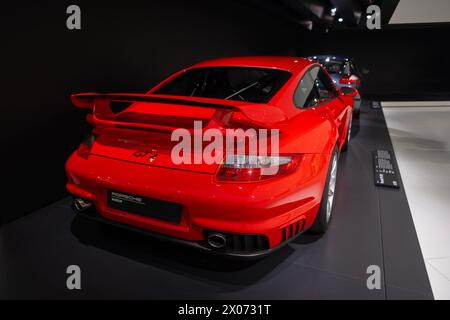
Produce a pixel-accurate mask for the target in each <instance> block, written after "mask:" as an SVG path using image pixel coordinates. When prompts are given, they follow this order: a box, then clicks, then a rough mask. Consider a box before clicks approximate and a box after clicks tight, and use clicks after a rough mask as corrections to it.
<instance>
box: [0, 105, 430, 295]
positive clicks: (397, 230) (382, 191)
mask: <svg viewBox="0 0 450 320" xmlns="http://www.w3.org/2000/svg"><path fill="white" fill-rule="evenodd" d="M377 149H392V145H391V142H390V139H389V133H388V131H387V128H386V123H385V120H384V117H383V113H382V111H381V110H379V109H378V110H376V109H372V108H370V105H369V104H368V103H367V102H365V103H364V104H363V105H362V109H361V117H360V119H354V121H353V128H352V140H351V144H350V146H349V149H348V150H347V152H345V153H343V154H342V155H341V156H340V158H339V168H338V179H337V185H336V199H335V203H334V208H333V217H332V221H331V225H330V228H329V230H328V231H327V233H326V234H325V235H323V236H316V235H312V234H309V233H306V234H304V235H302V236H300V237H298V238H297V239H295V241H293V242H291V243H289V245H287V246H285V247H283V248H282V249H280V250H279V251H277V252H275V253H274V254H273V255H270V256H269V257H267V258H265V259H262V260H258V261H252V262H239V261H233V260H227V259H219V258H217V257H214V256H211V255H207V254H203V253H200V252H195V251H193V250H191V249H186V248H184V247H178V246H176V245H173V244H169V243H165V242H161V241H156V240H154V239H151V238H146V237H144V236H142V235H139V234H136V233H132V232H130V231H127V230H123V229H119V228H113V227H109V226H105V225H102V224H99V223H97V222H93V221H87V220H84V219H83V218H81V217H76V216H75V214H74V213H73V212H72V210H71V209H70V198H68V197H67V198H64V199H61V200H60V201H58V202H55V203H54V204H52V205H50V206H48V207H46V208H43V209H41V210H38V211H35V212H33V213H31V214H29V215H27V216H25V217H23V218H21V219H19V220H16V221H14V222H12V223H9V224H7V225H4V226H3V227H2V228H1V229H0V299H2V298H3V299H52V298H53V299H79V298H84V299H107V298H111V299H133V298H134V299H163V298H166V299H201V298H203V299H432V298H433V295H432V292H431V287H430V284H429V281H428V276H427V271H426V268H425V263H424V260H423V258H422V253H421V251H420V247H419V242H418V240H417V236H416V231H415V228H414V224H413V221H412V219H411V214H410V212H409V208H408V202H407V200H406V196H405V193H404V189H403V188H400V189H391V188H383V187H376V186H375V184H374V173H373V159H372V157H373V152H374V151H375V150H377ZM73 264H74V265H78V266H79V267H80V268H81V275H82V277H81V288H82V289H81V290H80V291H76V290H68V289H67V287H66V279H67V274H66V268H67V267H68V266H69V265H73ZM374 265H375V266H378V267H379V268H380V271H381V272H380V288H379V289H376V288H375V289H373V288H372V289H370V288H369V287H368V286H367V280H368V278H369V276H370V274H368V272H367V271H368V268H369V267H370V266H374Z"/></svg>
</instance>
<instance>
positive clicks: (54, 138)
mask: <svg viewBox="0 0 450 320" xmlns="http://www.w3.org/2000/svg"><path fill="white" fill-rule="evenodd" d="M73 3H76V4H77V5H79V6H80V7H81V11H82V29H81V30H80V31H69V30H68V29H67V28H66V17H67V15H66V8H67V6H69V5H70V4H73ZM2 13H3V15H2V16H4V18H3V17H2V21H1V23H2V31H1V32H2V37H1V39H2V40H1V41H2V51H3V52H2V55H3V59H2V60H3V62H2V77H1V78H2V82H1V83H2V84H1V86H2V99H1V107H2V135H1V145H2V147H3V150H2V160H1V164H2V166H1V167H2V169H3V170H2V171H3V174H2V181H3V183H2V185H3V187H4V190H5V192H4V193H3V194H4V198H3V200H4V203H5V204H6V207H5V206H3V207H2V209H0V210H1V218H2V220H3V221H11V220H12V219H15V218H18V217H20V216H22V215H24V214H26V213H28V212H30V211H32V210H34V209H36V208H39V207H42V206H44V205H46V204H47V203H50V202H52V201H54V200H56V199H58V198H61V197H63V196H64V195H65V188H64V185H65V174H64V162H65V160H66V159H67V157H68V156H69V154H70V153H71V152H72V151H73V150H74V149H75V148H76V147H77V146H78V144H79V142H80V141H81V139H82V137H83V135H84V134H85V133H86V132H87V126H86V125H85V122H84V114H83V112H82V111H80V110H77V109H75V108H74V107H72V106H71V104H70V101H69V95H70V94H71V93H75V92H80V91H91V92H92V91H98V92H114V91H117V92H127V91H129V92H145V91H147V90H149V89H150V88H151V87H152V86H153V85H155V84H156V83H158V82H159V81H160V80H162V79H163V78H165V77H166V76H168V75H169V74H171V73H172V72H174V71H176V70H178V69H180V68H183V67H187V66H189V65H191V64H193V63H195V62H198V61H201V60H203V59H208V58H214V57H222V56H231V55H251V54H259V55H286V54H290V55H293V54H294V53H295V51H294V50H293V48H294V45H295V41H296V39H298V36H297V31H298V30H296V29H295V28H292V26H291V25H290V24H289V23H288V22H285V21H283V20H282V19H281V18H277V17H274V16H271V15H270V14H267V13H265V12H262V11H257V10H256V11H255V10H254V8H253V7H250V6H247V5H246V4H245V3H243V2H241V1H234V0H214V1H210V0H195V1H184V0H152V1H134V0H130V1H126V2H123V1H120V2H119V3H117V4H116V2H113V1H96V2H94V1H59V2H54V3H51V4H50V3H48V4H46V3H45V2H41V1H39V2H38V1H35V2H31V1H30V2H29V3H22V2H20V3H19V2H17V4H16V5H10V7H6V6H5V7H2Z"/></svg>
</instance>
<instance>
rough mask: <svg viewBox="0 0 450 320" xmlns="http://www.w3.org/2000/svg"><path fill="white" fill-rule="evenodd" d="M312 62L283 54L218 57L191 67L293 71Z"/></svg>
mask: <svg viewBox="0 0 450 320" xmlns="http://www.w3.org/2000/svg"><path fill="white" fill-rule="evenodd" d="M312 63H313V62H312V61H311V60H309V59H306V58H300V57H284V56H243V57H230V58H219V59H212V60H206V61H202V62H199V63H197V64H195V65H193V66H192V67H191V68H200V67H260V68H275V69H281V70H286V71H291V72H292V71H294V69H297V70H298V68H299V67H300V68H301V69H303V68H304V67H306V66H308V65H310V64H312Z"/></svg>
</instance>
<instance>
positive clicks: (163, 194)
mask: <svg viewBox="0 0 450 320" xmlns="http://www.w3.org/2000/svg"><path fill="white" fill-rule="evenodd" d="M357 94H358V92H357V90H355V89H353V88H346V87H344V88H342V89H340V90H339V91H338V90H337V89H336V87H335V85H334V84H333V81H332V80H331V78H330V76H329V75H328V73H327V72H326V71H325V70H324V69H323V67H322V66H321V65H320V64H318V63H316V62H314V61H312V60H308V59H303V58H295V57H236V58H223V59H216V60H209V61H205V62H201V63H198V64H196V65H194V66H192V67H189V68H187V69H184V70H181V71H180V72H178V73H176V74H174V75H172V76H170V77H169V78H167V79H166V80H164V81H163V82H161V83H160V84H159V85H157V86H156V87H154V88H153V89H151V90H150V91H149V92H148V93H146V94H121V93H115V94H98V93H81V94H75V95H72V102H73V104H74V105H76V106H77V107H80V108H86V109H89V110H92V112H89V113H88V115H87V121H88V122H89V123H90V124H91V125H92V126H93V127H94V128H93V130H92V132H91V134H90V135H89V136H88V137H87V138H86V139H85V140H84V141H83V142H82V143H81V145H80V146H79V148H78V150H77V151H75V152H74V153H73V154H72V155H71V156H70V158H69V159H68V161H67V163H66V171H67V178H68V182H67V190H68V191H69V192H70V193H71V194H72V195H73V197H74V202H73V208H74V209H75V211H76V212H77V214H81V215H83V216H87V217H90V218H93V219H97V220H100V221H102V222H107V223H110V224H114V225H119V226H121V227H126V228H131V229H133V230H136V231H138V232H143V233H146V234H151V235H153V236H156V237H160V238H164V239H168V240H172V241H175V242H178V243H182V244H187V245H190V246H193V247H197V248H201V249H204V250H207V251H210V252H215V253H220V254H225V255H230V256H236V257H258V256H262V255H265V254H267V253H269V252H272V251H273V250H275V249H277V248H279V247H281V246H282V245H284V244H286V243H287V242H289V241H290V240H292V239H294V238H295V237H296V236H297V235H299V234H301V233H302V232H303V231H305V230H307V229H311V230H313V231H315V232H320V233H322V232H325V231H326V229H327V227H328V224H329V223H330V219H331V213H332V205H333V199H334V191H335V184H336V174H337V166H338V160H339V154H340V152H341V151H342V150H345V149H346V148H347V146H348V143H349V141H350V130H351V123H352V111H353V100H354V97H355V96H356V95H357ZM199 123H200V124H204V125H202V126H200V127H199ZM233 129H234V130H235V131H238V130H242V132H247V131H249V130H253V132H258V133H261V132H263V133H264V130H266V133H265V134H266V135H268V136H270V139H269V140H270V141H269V142H267V139H266V140H265V141H263V139H262V138H265V135H260V136H259V142H258V144H257V145H258V148H257V153H256V154H255V153H254V150H253V149H251V148H249V147H248V146H247V145H245V146H244V147H243V148H240V146H242V141H244V142H249V141H253V140H255V139H256V138H255V137H254V136H247V137H246V138H248V139H244V140H241V145H240V146H238V144H239V143H234V142H233V143H232V144H231V145H230V144H228V140H227V139H225V138H228V136H229V130H233ZM267 130H269V132H270V134H267ZM175 133H176V134H175ZM181 134H185V135H188V136H187V138H186V137H184V138H183V139H184V141H183V143H188V142H189V141H190V137H189V134H193V135H194V138H193V139H192V141H190V142H191V143H192V144H193V145H194V148H193V150H194V151H193V152H192V154H190V153H189V152H188V151H189V150H183V151H182V152H180V135H181ZM220 134H223V137H224V139H225V140H227V143H222V142H223V141H219V140H221V137H220ZM199 135H200V138H197V136H199ZM212 137H214V138H212ZM219 138H220V139H219ZM199 139H200V140H199ZM212 141H215V142H218V141H219V142H218V143H216V146H223V148H222V149H220V148H218V149H217V150H215V151H214V152H211V153H210V155H212V157H213V158H214V159H215V160H217V159H219V160H220V161H210V160H211V159H209V160H208V159H206V158H205V159H203V158H202V152H206V149H207V148H208V143H212ZM261 141H263V142H264V143H262V142H261ZM244 144H245V143H244ZM210 149H211V148H210ZM199 150H200V151H199ZM209 151H211V150H209ZM219 151H220V152H219ZM262 151H263V152H262ZM222 152H223V153H222ZM180 158H181V159H180ZM192 159H194V160H193V161H191V160H192ZM274 168H275V169H274Z"/></svg>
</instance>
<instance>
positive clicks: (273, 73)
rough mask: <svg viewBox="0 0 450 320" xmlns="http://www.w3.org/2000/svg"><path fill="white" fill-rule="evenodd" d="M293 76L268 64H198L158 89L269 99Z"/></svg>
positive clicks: (259, 100) (166, 92) (193, 94)
mask: <svg viewBox="0 0 450 320" xmlns="http://www.w3.org/2000/svg"><path fill="white" fill-rule="evenodd" d="M290 76H291V73H290V72H288V71H284V70H278V69H267V68H250V67H208V68H195V69H189V70H187V71H186V72H184V73H182V74H180V75H179V76H178V77H176V78H175V79H172V80H171V81H170V82H168V83H167V84H165V85H164V86H163V87H161V88H159V89H158V90H157V91H155V92H154V93H156V94H163V95H177V96H189V97H203V98H216V99H225V100H237V101H246V102H255V103H266V102H268V101H269V100H270V99H271V98H272V97H273V96H274V95H275V94H276V93H277V91H278V90H279V89H280V88H281V87H282V86H283V85H284V84H285V83H286V81H287V80H288V79H289V78H290Z"/></svg>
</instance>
